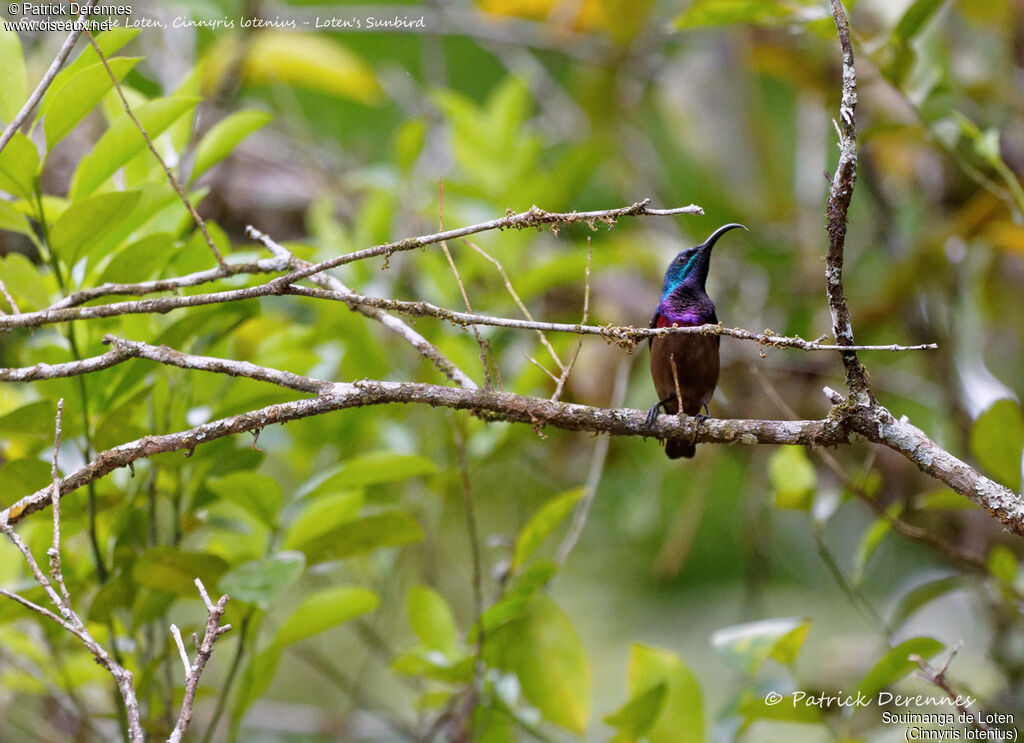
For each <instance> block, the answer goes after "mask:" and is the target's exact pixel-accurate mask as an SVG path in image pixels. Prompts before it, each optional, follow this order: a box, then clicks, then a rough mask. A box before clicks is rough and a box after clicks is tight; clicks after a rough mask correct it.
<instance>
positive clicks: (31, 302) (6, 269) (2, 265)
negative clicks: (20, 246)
mask: <svg viewBox="0 0 1024 743" xmlns="http://www.w3.org/2000/svg"><path fill="white" fill-rule="evenodd" d="M0 278H2V279H3V282H4V283H5V285H6V286H7V291H8V292H10V293H11V296H13V297H14V300H15V301H16V302H17V305H18V309H19V310H22V311H23V312H27V311H29V310H36V309H43V308H44V307H46V306H47V305H49V303H50V293H49V292H47V291H46V285H45V283H43V277H42V275H40V273H39V269H38V268H37V267H36V266H35V265H33V263H32V261H30V260H29V259H28V258H26V257H25V256H23V255H22V254H20V253H8V254H7V255H6V256H4V257H3V258H0Z"/></svg>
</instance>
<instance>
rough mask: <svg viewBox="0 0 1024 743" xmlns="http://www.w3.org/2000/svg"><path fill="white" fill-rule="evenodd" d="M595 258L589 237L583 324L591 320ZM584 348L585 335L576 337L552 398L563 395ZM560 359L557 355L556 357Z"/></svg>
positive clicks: (584, 276)
mask: <svg viewBox="0 0 1024 743" xmlns="http://www.w3.org/2000/svg"><path fill="white" fill-rule="evenodd" d="M593 260H594V246H593V245H592V244H591V242H590V238H589V237H587V267H586V268H585V269H584V270H583V319H581V320H580V324H581V325H586V324H587V321H588V320H590V266H591V264H592V263H593ZM581 348H583V336H580V337H579V338H577V339H576V347H575V348H574V349H573V351H572V358H571V359H569V363H568V364H565V365H564V366H562V375H561V376H560V377H559V378H558V384H556V385H555V391H554V392H553V393H552V394H551V399H552V400H555V401H558V400H559V399H561V397H562V390H564V389H565V383H566V382H567V381H569V375H570V374H572V370H573V367H574V366H576V359H578V358H579V357H580V349H581ZM555 360H556V361H557V360H558V359H557V357H556V359H555Z"/></svg>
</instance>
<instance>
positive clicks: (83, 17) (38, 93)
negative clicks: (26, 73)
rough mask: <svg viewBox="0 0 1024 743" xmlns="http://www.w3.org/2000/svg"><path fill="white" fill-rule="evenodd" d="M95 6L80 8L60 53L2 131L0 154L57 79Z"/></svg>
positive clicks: (93, 3) (91, 1)
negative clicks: (79, 12) (72, 28)
mask: <svg viewBox="0 0 1024 743" xmlns="http://www.w3.org/2000/svg"><path fill="white" fill-rule="evenodd" d="M95 4H96V0H88V2H87V3H85V5H83V6H82V12H81V14H80V15H79V16H78V19H77V20H76V21H75V26H74V30H72V31H71V33H69V34H68V37H67V39H65V40H64V44H63V45H61V48H60V51H59V52H57V56H56V57H54V58H53V62H51V63H50V66H49V67H48V68H47V70H46V73H45V74H44V75H43V79H42V80H40V81H39V84H38V85H37V86H36V88H35V90H33V91H32V95H30V96H29V97H28V100H27V101H25V105H24V106H22V107H21V110H20V111H18V113H17V114H15V116H14V118H13V119H11V123H10V124H8V125H7V128H6V129H4V133H3V134H0V152H3V149H4V147H6V146H7V143H8V142H10V141H11V138H12V137H13V136H14V133H15V132H16V131H18V129H20V128H21V125H22V124H24V123H25V122H26V121H27V120H28V117H29V116H31V115H32V112H33V111H34V110H35V107H36V106H37V105H39V101H40V100H42V98H43V96H44V95H45V94H46V91H47V89H48V88H49V87H50V85H51V84H53V79H54V78H55V77H57V73H58V72H60V68H61V67H63V66H64V61H65V60H66V59H67V58H68V55H69V54H71V50H72V49H74V48H75V42H77V41H78V37H79V36H81V35H82V31H84V30H85V28H86V23H87V22H88V20H89V14H90V12H91V10H92V6H93V5H95Z"/></svg>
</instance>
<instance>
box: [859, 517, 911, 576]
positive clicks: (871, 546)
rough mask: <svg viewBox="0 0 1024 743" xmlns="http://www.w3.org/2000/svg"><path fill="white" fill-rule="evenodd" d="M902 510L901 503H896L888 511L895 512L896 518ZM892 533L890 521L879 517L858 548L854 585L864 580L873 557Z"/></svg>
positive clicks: (865, 533) (866, 532)
mask: <svg viewBox="0 0 1024 743" xmlns="http://www.w3.org/2000/svg"><path fill="white" fill-rule="evenodd" d="M901 508H902V506H901V505H900V504H899V503H894V504H893V505H892V506H890V507H889V508H888V509H887V510H889V511H890V512H893V513H891V515H893V516H895V515H898V514H899V511H900V509H901ZM891 531H892V524H891V523H890V522H889V519H887V518H885V517H883V516H879V517H878V518H877V519H875V521H874V523H873V524H871V526H870V528H868V530H867V531H865V532H864V535H863V536H862V537H861V539H860V544H859V545H858V546H857V555H856V557H855V558H854V561H853V582H854V584H859V583H860V582H861V581H862V580H863V579H864V571H865V569H866V568H867V566H868V561H869V560H870V559H871V555H873V554H875V550H876V549H877V548H878V545H880V544H881V543H882V540H883V539H885V537H886V535H887V534H889V532H891Z"/></svg>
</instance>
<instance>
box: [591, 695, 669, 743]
mask: <svg viewBox="0 0 1024 743" xmlns="http://www.w3.org/2000/svg"><path fill="white" fill-rule="evenodd" d="M667 693H668V684H667V683H666V682H664V681H662V682H661V683H660V684H655V685H654V686H652V687H651V688H649V689H647V690H646V691H642V692H640V693H639V694H637V695H636V696H634V697H633V698H631V699H630V700H629V701H628V702H626V703H625V704H624V705H623V706H622V708H621V709H620V710H619V711H618V712H615V713H613V714H610V715H608V716H607V717H605V718H604V721H605V722H606V723H607V724H608V725H610V726H611V727H613V728H617V729H618V730H619V735H620V736H621V738H617V740H618V739H624V740H629V741H634V740H636V739H637V738H641V737H643V735H644V734H645V733H646V732H647V731H648V730H650V729H651V726H652V725H654V721H655V720H656V719H658V715H659V714H661V707H662V705H663V704H664V703H665V695H666V694H667Z"/></svg>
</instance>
